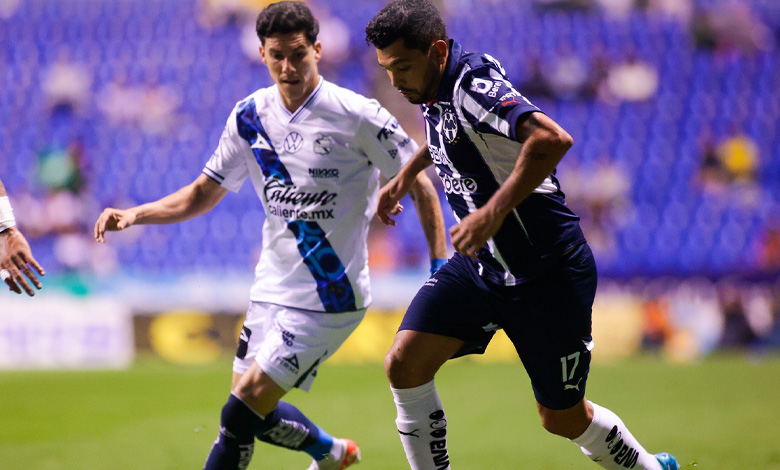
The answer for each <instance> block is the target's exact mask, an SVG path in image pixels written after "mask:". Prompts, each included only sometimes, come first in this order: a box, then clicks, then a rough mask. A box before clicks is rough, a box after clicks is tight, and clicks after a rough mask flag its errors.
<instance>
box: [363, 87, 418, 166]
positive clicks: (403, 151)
mask: <svg viewBox="0 0 780 470" xmlns="http://www.w3.org/2000/svg"><path fill="white" fill-rule="evenodd" d="M361 115H362V119H361V121H360V130H359V132H358V133H357V135H356V137H357V142H356V143H357V145H358V147H359V148H360V150H361V151H362V152H363V153H364V154H365V155H367V156H368V159H369V160H370V161H371V163H373V164H374V165H376V167H377V168H378V169H379V172H380V173H381V174H382V176H384V177H386V178H392V177H393V176H395V175H396V174H397V173H398V172H399V171H400V170H401V166H403V164H404V163H406V162H407V161H409V159H410V158H412V155H414V152H416V151H417V148H418V145H417V143H416V142H415V141H413V140H412V139H411V138H410V137H409V136H408V135H407V134H406V132H405V131H404V130H403V128H402V127H401V126H400V125H399V124H398V120H397V119H396V118H395V117H394V116H393V115H392V114H390V112H389V111H388V110H387V109H385V108H384V107H382V105H380V104H379V102H378V101H376V100H368V101H367V103H366V105H365V106H364V107H363V110H362V111H361Z"/></svg>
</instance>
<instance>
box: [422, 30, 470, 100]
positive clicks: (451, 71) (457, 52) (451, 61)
mask: <svg viewBox="0 0 780 470" xmlns="http://www.w3.org/2000/svg"><path fill="white" fill-rule="evenodd" d="M449 43H450V53H449V55H448V56H447V65H446V66H445V67H444V75H442V77H441V82H439V89H438V90H437V91H436V99H435V100H433V101H431V102H429V103H428V104H433V103H435V102H437V101H452V94H453V87H454V86H455V81H456V80H457V79H458V66H459V65H460V58H461V57H462V56H463V47H461V45H460V44H458V43H457V42H455V40H454V39H450V41H449Z"/></svg>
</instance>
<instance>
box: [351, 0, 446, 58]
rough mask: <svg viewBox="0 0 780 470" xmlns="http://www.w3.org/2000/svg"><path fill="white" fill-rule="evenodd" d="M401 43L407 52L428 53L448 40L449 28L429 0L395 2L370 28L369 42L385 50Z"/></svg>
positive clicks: (380, 13) (379, 15) (385, 9)
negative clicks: (432, 46)
mask: <svg viewBox="0 0 780 470" xmlns="http://www.w3.org/2000/svg"><path fill="white" fill-rule="evenodd" d="M399 39H403V40H404V46H406V48H407V49H419V50H421V51H423V52H426V51H427V50H428V48H429V47H431V44H433V43H434V42H435V41H438V40H440V39H441V40H442V41H446V40H447V28H446V27H445V26H444V21H443V20H442V19H441V15H440V14H439V11H438V10H437V9H436V7H435V6H433V4H432V3H431V2H430V1H429V0H394V1H392V2H390V3H389V4H387V6H385V7H384V8H382V9H381V10H379V13H377V14H376V16H374V17H373V18H372V19H371V21H369V23H368V25H367V26H366V42H367V43H369V44H373V46H374V47H376V48H377V49H384V48H386V47H387V46H389V45H390V44H392V43H394V42H396V41H397V40H399Z"/></svg>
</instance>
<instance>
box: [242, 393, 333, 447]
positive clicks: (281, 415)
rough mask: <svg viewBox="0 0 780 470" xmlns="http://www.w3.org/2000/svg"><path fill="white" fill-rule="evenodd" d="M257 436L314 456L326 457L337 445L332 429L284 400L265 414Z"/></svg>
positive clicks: (274, 443) (265, 440)
mask: <svg viewBox="0 0 780 470" xmlns="http://www.w3.org/2000/svg"><path fill="white" fill-rule="evenodd" d="M257 438H258V439H260V440H261V441H263V442H267V443H269V444H273V445H275V446H279V447H285V448H287V449H293V450H302V451H304V452H306V453H307V454H309V455H311V457H312V458H313V459H314V460H321V459H323V458H325V456H326V455H327V454H328V453H329V452H330V448H331V446H332V445H333V438H332V437H331V436H330V435H329V434H328V433H326V432H325V431H323V430H322V429H321V428H320V427H319V426H317V425H316V424H314V423H312V422H311V421H310V420H309V418H307V417H306V416H305V415H304V414H303V413H301V412H300V410H298V408H296V407H294V406H293V405H291V404H289V403H287V402H283V401H280V402H279V405H278V406H277V407H276V409H275V410H273V411H272V412H271V413H268V415H267V416H266V417H265V420H263V422H262V424H261V426H260V428H259V429H258V430H257Z"/></svg>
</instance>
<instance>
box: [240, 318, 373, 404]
mask: <svg viewBox="0 0 780 470" xmlns="http://www.w3.org/2000/svg"><path fill="white" fill-rule="evenodd" d="M265 310H266V312H267V314H269V315H270V316H271V317H272V318H273V320H272V322H271V325H270V327H269V328H266V329H265V331H264V332H265V334H264V336H263V337H262V338H260V342H259V344H258V345H257V347H256V348H255V351H256V354H255V361H256V362H257V363H258V364H259V366H260V369H261V370H262V371H263V372H264V373H265V374H268V376H269V377H271V378H272V379H273V380H274V381H275V382H276V383H277V384H279V386H280V387H282V388H283V389H284V390H287V391H289V390H291V389H292V388H299V389H301V390H304V391H308V390H309V388H310V387H311V384H312V382H313V380H314V377H315V375H316V373H317V369H318V368H319V366H320V364H322V363H323V362H324V361H325V360H326V359H327V358H329V357H330V356H332V355H333V354H334V353H335V352H336V350H337V349H338V348H339V347H340V346H341V345H342V344H343V343H344V341H346V339H347V338H348V337H349V335H350V334H352V332H353V331H354V330H355V328H357V326H358V325H359V324H360V321H361V320H362V319H363V317H364V316H365V312H366V311H365V309H361V310H358V311H354V312H344V313H322V312H311V311H308V310H300V309H295V308H290V307H282V306H279V305H272V304H266V306H265Z"/></svg>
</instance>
